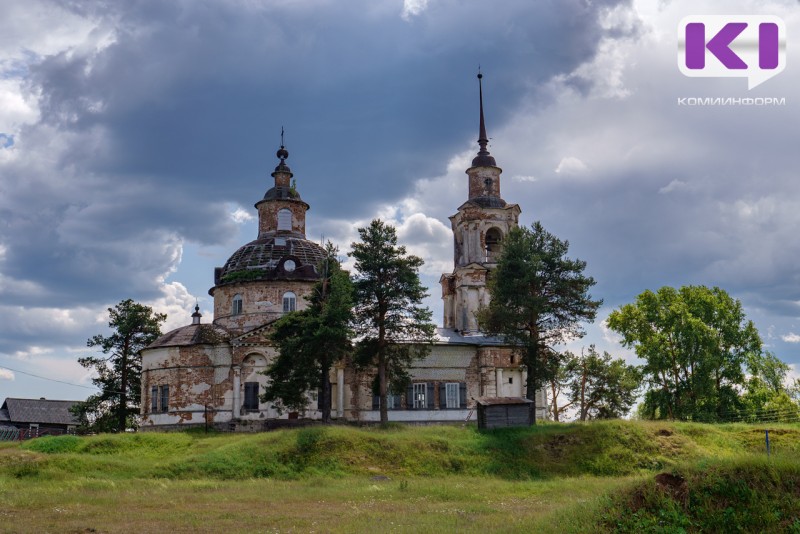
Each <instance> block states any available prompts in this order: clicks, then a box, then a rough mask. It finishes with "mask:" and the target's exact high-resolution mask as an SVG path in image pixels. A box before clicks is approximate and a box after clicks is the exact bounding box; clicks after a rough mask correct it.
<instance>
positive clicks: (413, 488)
mask: <svg viewBox="0 0 800 534" xmlns="http://www.w3.org/2000/svg"><path fill="white" fill-rule="evenodd" d="M770 441H771V444H772V455H771V457H770V458H767V457H766V454H765V450H764V427H763V426H749V425H701V424H687V423H648V422H628V421H608V422H594V423H587V424H544V425H538V426H536V427H534V428H530V429H527V428H526V429H513V430H504V431H493V432H483V433H482V432H478V431H477V430H476V429H475V428H474V427H467V428H461V427H456V426H435V427H434V426H430V427H405V426H393V427H391V428H389V429H380V428H361V429H359V428H353V427H344V426H333V427H310V428H305V429H299V430H287V431H277V432H270V433H262V434H246V435H245V434H237V435H231V434H208V435H206V434H203V433H195V432H184V433H170V434H161V433H138V434H125V435H100V436H91V437H86V438H79V437H74V436H62V437H54V438H39V439H36V440H31V441H27V442H24V443H22V444H20V443H2V444H0V530H1V531H3V532H130V531H138V532H154V531H165V530H166V531H172V532H217V531H227V532H240V531H241V532H244V531H253V530H255V531H258V532H384V531H385V532H411V531H414V532H438V531H441V529H443V528H445V529H457V530H458V531H459V532H462V531H463V532H487V531H491V532H531V531H543V532H598V531H600V532H602V531H609V532H610V531H623V532H683V531H688V532H693V531H698V532H699V531H717V532H735V531H737V530H738V531H742V532H753V531H756V532H765V531H766V532H770V531H773V532H798V533H800V425H770Z"/></svg>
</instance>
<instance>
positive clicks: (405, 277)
mask: <svg viewBox="0 0 800 534" xmlns="http://www.w3.org/2000/svg"><path fill="white" fill-rule="evenodd" d="M358 233H359V236H360V237H361V241H360V242H358V243H353V244H352V252H351V253H350V256H352V257H353V258H354V259H355V260H356V264H355V269H356V276H355V280H354V282H353V285H354V287H355V310H354V312H355V329H356V334H357V336H358V337H359V340H358V342H357V344H356V350H355V362H356V364H357V365H359V366H360V367H362V368H373V367H374V368H376V370H377V386H378V388H377V389H378V395H379V396H380V412H381V423H384V424H385V423H387V422H388V421H389V413H388V411H387V408H388V407H387V402H386V398H387V393H388V392H389V384H390V383H391V388H392V391H393V392H399V390H400V389H401V388H402V387H403V386H404V384H406V383H407V382H408V381H409V376H408V372H407V369H408V367H409V366H410V365H411V363H412V362H413V361H414V360H415V359H419V358H422V357H424V356H425V355H426V354H427V353H428V352H429V351H430V346H429V344H430V343H432V342H433V335H434V330H435V327H434V325H433V324H432V323H431V322H430V321H431V311H430V310H429V309H428V308H425V307H423V306H422V299H423V298H425V297H426V296H427V294H426V293H425V289H424V288H423V286H422V284H421V283H420V280H419V268H420V266H421V265H422V259H420V258H418V257H417V256H413V255H409V254H407V253H406V248H405V247H404V246H398V244H397V232H396V231H395V229H394V227H392V226H391V225H388V224H386V223H384V222H383V221H381V220H380V219H376V220H373V221H372V222H371V223H370V225H369V226H367V227H366V228H359V230H358Z"/></svg>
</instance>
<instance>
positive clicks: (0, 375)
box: [0, 368, 14, 380]
mask: <svg viewBox="0 0 800 534" xmlns="http://www.w3.org/2000/svg"><path fill="white" fill-rule="evenodd" d="M0 380H14V373H12V372H11V371H9V370H8V369H2V368H0Z"/></svg>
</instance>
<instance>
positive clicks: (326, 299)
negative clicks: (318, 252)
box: [261, 243, 353, 423]
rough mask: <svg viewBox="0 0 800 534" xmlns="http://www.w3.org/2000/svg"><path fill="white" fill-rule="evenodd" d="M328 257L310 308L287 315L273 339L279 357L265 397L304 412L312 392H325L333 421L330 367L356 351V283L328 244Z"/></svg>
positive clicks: (322, 403)
mask: <svg viewBox="0 0 800 534" xmlns="http://www.w3.org/2000/svg"><path fill="white" fill-rule="evenodd" d="M326 252H327V257H326V258H325V260H323V262H322V264H321V265H320V266H319V268H320V271H321V273H322V279H321V280H320V281H319V282H317V284H316V285H315V287H314V290H313V292H312V294H311V296H310V298H309V307H308V308H306V309H304V310H302V311H297V312H292V313H289V314H287V315H284V316H283V317H281V318H280V319H279V320H278V321H277V322H276V323H275V326H274V329H273V332H272V335H271V339H272V341H273V343H275V345H276V347H277V348H278V357H277V358H276V359H275V360H274V361H273V363H272V364H271V365H270V366H269V368H268V369H267V370H266V371H265V374H266V375H267V376H268V377H269V379H270V380H269V384H268V385H267V387H266V389H265V391H264V394H263V395H262V397H261V398H262V400H263V401H264V402H272V403H274V405H275V406H276V407H277V408H278V409H282V408H288V409H294V410H299V411H302V410H304V409H305V408H306V406H307V404H308V398H307V396H306V393H307V392H308V391H309V390H312V389H317V390H318V391H319V407H320V410H321V412H322V421H323V422H325V423H329V422H330V420H331V404H332V399H331V382H330V371H331V369H332V368H333V366H334V365H335V364H336V363H337V362H339V361H341V360H342V359H343V358H344V357H345V356H346V355H347V354H348V353H349V352H350V350H351V348H352V343H351V339H352V337H353V331H352V328H351V325H350V323H351V321H352V305H353V285H352V283H351V282H350V276H349V274H348V272H347V271H344V270H342V268H341V265H340V263H339V261H338V260H337V259H336V253H337V249H336V248H335V247H334V246H333V245H332V244H330V243H328V245H327V248H326Z"/></svg>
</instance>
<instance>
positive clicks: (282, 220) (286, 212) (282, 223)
mask: <svg viewBox="0 0 800 534" xmlns="http://www.w3.org/2000/svg"><path fill="white" fill-rule="evenodd" d="M291 229H292V210H290V209H287V208H283V209H282V210H280V211H278V230H291Z"/></svg>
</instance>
